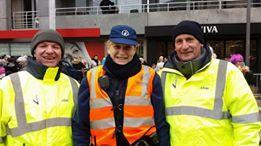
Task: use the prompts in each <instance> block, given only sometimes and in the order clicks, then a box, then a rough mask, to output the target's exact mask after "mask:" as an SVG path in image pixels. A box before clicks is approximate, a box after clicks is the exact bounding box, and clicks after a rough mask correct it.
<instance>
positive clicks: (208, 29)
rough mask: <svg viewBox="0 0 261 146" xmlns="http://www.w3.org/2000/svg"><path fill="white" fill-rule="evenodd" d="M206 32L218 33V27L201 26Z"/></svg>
mask: <svg viewBox="0 0 261 146" xmlns="http://www.w3.org/2000/svg"><path fill="white" fill-rule="evenodd" d="M201 29H202V31H203V32H204V33H218V28H217V26H216V25H207V26H201Z"/></svg>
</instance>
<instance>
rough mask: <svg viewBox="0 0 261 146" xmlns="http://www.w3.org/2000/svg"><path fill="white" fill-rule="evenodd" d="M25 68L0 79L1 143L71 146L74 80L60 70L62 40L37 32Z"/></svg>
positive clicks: (53, 33) (53, 34) (7, 145)
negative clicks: (30, 55)
mask: <svg viewBox="0 0 261 146" xmlns="http://www.w3.org/2000/svg"><path fill="white" fill-rule="evenodd" d="M31 53H32V56H33V57H29V58H28V64H27V67H26V69H25V70H23V71H19V72H17V73H13V74H11V75H9V76H6V77H4V78H3V79H2V80H1V82H0V145H1V146H27V145H28V146H37V145H38V146H47V145H50V146H56V145H63V146H69V145H70V146H71V145H73V143H72V131H71V117H72V114H73V110H74V106H75V104H76V102H75V101H76V100H75V99H76V98H77V94H78V83H77V81H75V80H74V79H72V78H71V77H69V76H67V75H65V74H63V73H61V69H60V62H61V60H62V58H63V55H64V40H63V38H62V36H61V35H60V34H59V33H58V32H56V31H54V30H41V31H38V32H37V33H36V34H35V35H34V37H33V39H32V41H31Z"/></svg>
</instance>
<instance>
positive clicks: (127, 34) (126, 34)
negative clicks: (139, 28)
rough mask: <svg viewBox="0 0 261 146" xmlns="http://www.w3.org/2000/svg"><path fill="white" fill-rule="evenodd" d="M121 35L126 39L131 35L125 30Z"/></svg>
mask: <svg viewBox="0 0 261 146" xmlns="http://www.w3.org/2000/svg"><path fill="white" fill-rule="evenodd" d="M121 34H122V35H123V36H125V37H127V36H129V35H130V33H129V32H128V30H126V29H125V30H123V31H122V32H121Z"/></svg>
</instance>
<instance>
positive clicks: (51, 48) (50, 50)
mask: <svg viewBox="0 0 261 146" xmlns="http://www.w3.org/2000/svg"><path fill="white" fill-rule="evenodd" d="M45 52H46V53H53V47H52V45H48V46H47V47H46V50H45Z"/></svg>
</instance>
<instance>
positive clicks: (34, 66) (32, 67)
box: [26, 57, 61, 81]
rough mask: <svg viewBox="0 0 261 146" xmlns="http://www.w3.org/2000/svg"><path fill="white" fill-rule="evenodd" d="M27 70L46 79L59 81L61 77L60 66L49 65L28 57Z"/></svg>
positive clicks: (37, 76) (38, 77) (41, 78)
mask: <svg viewBox="0 0 261 146" xmlns="http://www.w3.org/2000/svg"><path fill="white" fill-rule="evenodd" d="M26 70H27V71H28V72H29V73H30V74H31V75H33V76H34V77H35V78H37V79H40V80H45V81H57V80H58V79H59V77H60V73H61V70H60V67H47V66H44V65H42V64H39V63H37V62H36V61H35V60H33V58H30V57H29V58H28V64H27V67H26Z"/></svg>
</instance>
